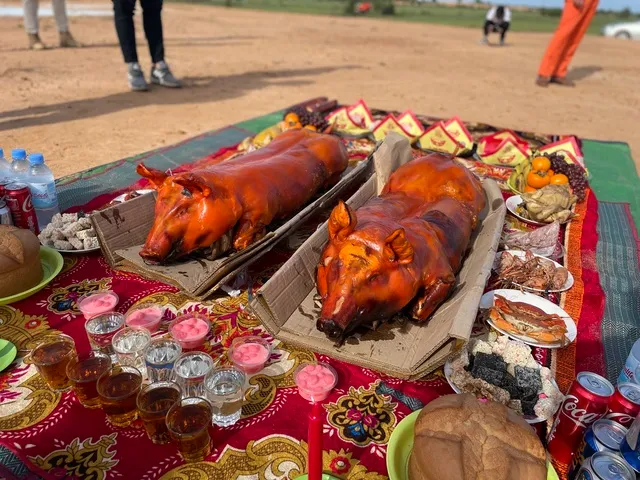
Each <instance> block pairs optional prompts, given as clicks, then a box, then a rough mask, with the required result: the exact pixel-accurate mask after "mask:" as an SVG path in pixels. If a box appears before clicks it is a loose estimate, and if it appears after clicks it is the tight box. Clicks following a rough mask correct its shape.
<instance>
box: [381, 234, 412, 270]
mask: <svg viewBox="0 0 640 480" xmlns="http://www.w3.org/2000/svg"><path fill="white" fill-rule="evenodd" d="M384 254H385V256H386V257H387V258H388V259H389V260H390V261H392V262H394V261H395V262H398V263H411V261H413V246H412V245H411V244H410V243H409V240H407V237H406V235H405V233H404V228H399V229H397V230H395V231H394V232H393V233H392V234H391V235H389V236H388V237H387V238H386V240H385V241H384Z"/></svg>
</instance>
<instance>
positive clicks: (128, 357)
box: [111, 327, 151, 375]
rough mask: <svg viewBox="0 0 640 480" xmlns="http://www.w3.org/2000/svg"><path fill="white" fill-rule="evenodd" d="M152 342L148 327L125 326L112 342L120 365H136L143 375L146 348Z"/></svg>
mask: <svg viewBox="0 0 640 480" xmlns="http://www.w3.org/2000/svg"><path fill="white" fill-rule="evenodd" d="M149 342H151V334H150V333H149V330H147V329H146V328H129V327H127V328H123V329H122V330H120V331H118V332H117V333H116V334H115V335H114V336H113V340H112V341H111V343H112V344H113V350H114V351H115V352H116V357H118V362H120V365H127V366H130V367H136V368H137V369H138V370H140V373H142V374H143V375H144V374H145V373H146V372H145V370H146V369H145V365H144V350H145V348H147V345H149Z"/></svg>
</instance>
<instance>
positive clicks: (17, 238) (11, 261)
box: [0, 225, 42, 298]
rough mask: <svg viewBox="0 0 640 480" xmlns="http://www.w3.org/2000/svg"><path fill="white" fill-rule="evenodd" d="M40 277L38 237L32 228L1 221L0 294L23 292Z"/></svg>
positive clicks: (0, 296) (37, 281)
mask: <svg viewBox="0 0 640 480" xmlns="http://www.w3.org/2000/svg"><path fill="white" fill-rule="evenodd" d="M41 280H42V263H40V240H38V237H36V235H35V234H34V233H33V232H32V231H31V230H23V229H21V228H18V227H14V226H12V225H0V298H2V297H8V296H10V295H15V294H16V293H21V292H24V291H25V290H28V289H30V288H31V287H34V286H36V285H37V284H39V283H40V281H41Z"/></svg>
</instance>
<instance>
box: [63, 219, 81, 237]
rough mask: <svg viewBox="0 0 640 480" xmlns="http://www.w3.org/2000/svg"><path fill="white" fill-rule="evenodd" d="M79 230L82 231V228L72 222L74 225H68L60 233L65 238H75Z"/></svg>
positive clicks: (77, 223)
mask: <svg viewBox="0 0 640 480" xmlns="http://www.w3.org/2000/svg"><path fill="white" fill-rule="evenodd" d="M80 230H84V229H83V228H82V225H80V223H79V222H74V223H70V224H69V225H67V226H66V227H65V228H64V230H62V233H64V236H65V237H67V238H71V237H75V236H76V233H78V232H79V231H80Z"/></svg>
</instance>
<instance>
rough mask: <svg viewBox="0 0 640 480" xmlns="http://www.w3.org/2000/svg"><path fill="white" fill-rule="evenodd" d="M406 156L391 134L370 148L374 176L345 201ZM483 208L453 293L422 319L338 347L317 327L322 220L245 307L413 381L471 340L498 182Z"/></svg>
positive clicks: (310, 340) (290, 333)
mask: <svg viewBox="0 0 640 480" xmlns="http://www.w3.org/2000/svg"><path fill="white" fill-rule="evenodd" d="M410 159H411V154H410V150H409V143H408V141H407V140H406V139H404V138H401V137H400V136H395V135H389V136H388V137H387V139H386V140H385V141H384V142H383V144H382V145H381V146H380V147H379V148H378V150H377V151H376V152H374V157H373V162H374V165H375V175H372V176H371V178H369V180H367V182H365V183H364V184H363V185H362V187H360V189H359V190H358V191H357V192H356V193H355V194H354V195H353V196H352V197H351V198H350V199H349V200H348V204H349V205H350V206H351V207H352V208H354V209H357V208H358V207H360V206H361V205H363V204H364V203H365V202H366V201H367V200H368V199H370V198H371V197H373V196H375V195H377V193H378V192H379V191H380V190H381V189H382V187H383V186H384V184H385V183H386V181H387V179H388V178H389V175H390V174H391V172H392V171H393V170H395V169H396V168H397V167H398V166H399V165H401V164H403V163H406V162H407V161H409V160H410ZM483 187H484V190H485V193H486V195H487V206H486V207H485V209H484V211H483V212H482V213H481V215H480V219H481V223H480V224H479V226H478V228H476V231H475V233H474V236H473V237H472V239H471V247H470V249H469V252H468V254H467V257H466V258H465V260H464V263H463V266H462V269H461V271H460V272H459V273H458V275H457V278H458V282H457V287H456V290H455V291H454V293H453V295H452V296H451V297H450V298H449V299H448V300H447V301H446V302H444V303H443V304H442V305H440V307H439V308H438V309H437V310H436V312H435V313H434V314H433V315H432V317H431V319H430V320H429V321H428V322H427V323H424V324H417V323H414V322H410V321H407V322H404V324H403V325H400V324H399V323H400V322H397V321H396V322H392V323H387V324H385V325H383V326H381V327H380V328H379V329H378V330H376V331H369V332H365V333H364V334H362V335H356V336H354V337H352V338H349V339H347V341H346V343H345V344H344V345H342V346H337V345H336V344H335V343H334V341H332V340H330V339H328V338H327V337H326V336H325V334H324V333H322V332H319V331H318V330H317V329H316V320H317V318H318V314H319V307H320V303H319V299H318V298H317V292H316V287H315V271H316V265H317V263H318V261H319V259H320V255H321V253H322V250H323V248H324V245H325V244H326V241H327V223H326V222H325V223H324V224H323V225H322V227H320V228H319V229H318V230H317V231H316V232H315V233H314V234H313V235H312V236H311V237H309V239H307V241H306V242H305V243H304V244H303V245H302V246H301V247H300V248H299V249H298V251H297V252H296V253H295V254H294V255H293V256H292V257H291V258H290V259H289V260H288V261H287V262H286V263H285V264H284V265H283V266H282V267H281V268H280V269H279V270H278V271H277V272H276V274H275V275H273V276H272V277H271V278H270V279H269V280H268V281H267V283H265V285H263V286H262V288H260V289H259V290H258V292H257V294H256V296H255V297H254V298H253V299H252V300H251V302H250V307H251V309H252V311H253V312H254V313H255V314H256V315H257V316H258V317H259V319H260V320H261V321H262V323H263V325H264V326H265V328H266V329H267V330H269V332H270V333H271V334H272V335H273V336H275V337H276V338H277V339H278V340H281V341H284V342H287V343H291V344H293V345H296V346H298V347H302V348H308V349H310V350H313V351H315V352H318V353H322V354H326V355H329V356H331V357H334V358H336V359H338V360H343V361H345V362H349V363H352V364H355V365H359V366H361V367H366V368H371V369H374V370H377V371H380V372H383V373H386V374H389V375H392V376H394V377H398V378H404V379H415V378H420V377H422V376H424V375H425V374H427V373H429V372H431V371H433V370H435V369H436V368H438V367H439V366H441V365H443V364H444V362H445V361H446V360H447V358H448V357H449V356H451V355H452V354H453V353H454V352H455V351H457V350H458V349H459V348H460V347H461V346H462V345H463V344H464V343H466V342H467V341H468V340H469V336H470V334H471V328H472V326H473V323H474V321H475V319H476V315H477V311H478V305H479V304H480V297H481V296H482V293H483V290H484V287H485V283H486V281H487V279H488V278H489V275H490V273H491V267H492V264H493V261H494V258H495V254H496V250H497V248H498V242H499V239H500V235H501V232H502V225H503V222H504V217H505V212H506V208H505V204H504V201H503V199H502V194H501V193H500V189H499V188H498V185H497V184H496V183H495V182H494V181H493V180H485V181H484V182H483Z"/></svg>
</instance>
